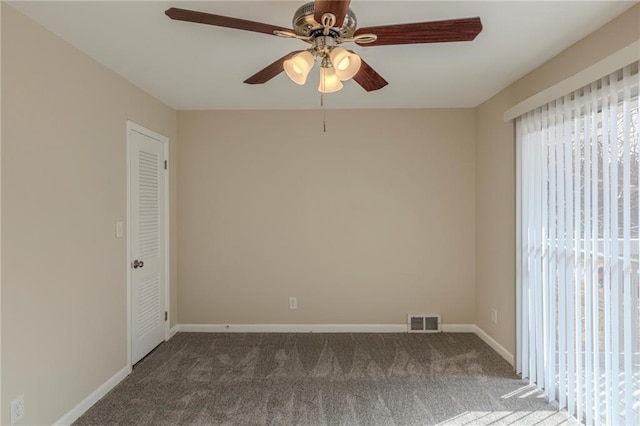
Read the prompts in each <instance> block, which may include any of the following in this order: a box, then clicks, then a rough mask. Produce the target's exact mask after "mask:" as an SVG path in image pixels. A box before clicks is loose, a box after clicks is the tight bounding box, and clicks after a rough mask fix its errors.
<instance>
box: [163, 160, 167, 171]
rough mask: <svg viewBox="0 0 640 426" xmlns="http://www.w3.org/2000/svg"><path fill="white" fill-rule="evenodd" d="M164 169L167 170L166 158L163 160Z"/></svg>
mask: <svg viewBox="0 0 640 426" xmlns="http://www.w3.org/2000/svg"><path fill="white" fill-rule="evenodd" d="M164 169H165V170H167V160H164Z"/></svg>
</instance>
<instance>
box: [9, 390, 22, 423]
mask: <svg viewBox="0 0 640 426" xmlns="http://www.w3.org/2000/svg"><path fill="white" fill-rule="evenodd" d="M23 417H24V395H20V396H19V397H17V398H16V399H14V400H13V401H11V424H12V425H14V424H16V423H17V422H19V421H20V420H21V419H22V418H23Z"/></svg>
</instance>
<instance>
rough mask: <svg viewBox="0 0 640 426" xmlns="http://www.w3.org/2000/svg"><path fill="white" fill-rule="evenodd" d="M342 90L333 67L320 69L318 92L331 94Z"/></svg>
mask: <svg viewBox="0 0 640 426" xmlns="http://www.w3.org/2000/svg"><path fill="white" fill-rule="evenodd" d="M340 89H342V82H341V81H340V79H339V78H338V76H337V75H336V69H335V67H331V68H324V67H322V68H320V84H319V85H318V91H319V92H322V93H333V92H337V91H338V90H340Z"/></svg>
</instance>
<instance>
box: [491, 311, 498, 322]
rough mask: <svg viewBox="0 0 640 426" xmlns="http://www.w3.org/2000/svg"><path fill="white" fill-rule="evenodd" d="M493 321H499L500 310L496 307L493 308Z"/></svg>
mask: <svg viewBox="0 0 640 426" xmlns="http://www.w3.org/2000/svg"><path fill="white" fill-rule="evenodd" d="M491 321H493V323H494V324H497V323H498V310H497V309H496V308H493V309H492V310H491Z"/></svg>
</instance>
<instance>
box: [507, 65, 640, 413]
mask: <svg viewBox="0 0 640 426" xmlns="http://www.w3.org/2000/svg"><path fill="white" fill-rule="evenodd" d="M638 83H639V75H638V64H637V63H635V64H632V65H630V66H628V67H626V68H624V69H622V70H620V71H619V72H616V73H613V74H611V75H609V76H606V77H604V78H603V79H601V80H599V81H596V82H594V83H592V84H591V85H589V86H587V87H584V88H582V89H580V90H578V91H576V92H574V93H571V94H568V95H566V96H564V97H563V98H561V99H558V100H556V101H554V102H551V103H549V104H547V105H545V106H543V107H541V108H538V109H536V110H534V111H531V112H529V113H527V114H525V115H523V116H521V117H519V118H517V119H516V141H517V155H518V191H519V192H518V198H517V199H518V203H519V206H518V212H519V218H518V219H519V220H518V228H519V229H518V234H519V235H518V246H519V247H518V250H519V253H518V268H517V270H518V277H517V278H518V299H519V300H518V324H519V325H518V356H517V369H518V372H520V373H522V376H523V378H528V379H529V380H530V381H531V382H532V383H535V384H536V385H537V386H538V387H539V388H540V389H543V390H544V392H545V393H546V395H547V396H548V397H549V399H551V400H556V401H557V402H558V405H559V407H560V408H561V409H567V410H568V411H569V412H570V413H571V414H573V415H575V416H576V417H577V418H578V419H580V420H582V421H584V422H586V423H587V424H612V425H619V424H634V425H635V424H640V414H639V413H640V314H639V313H640V297H639V293H640V292H639V290H640V288H639V286H640V284H639V283H640V280H639V278H640V274H639V269H640V268H639V263H640V238H639V236H640V235H639V229H638V227H639V223H640V203H639V202H638V198H639V197H638V194H639V188H640V179H639V172H640V135H639V131H640V123H639V106H638V105H639V104H638V85H639V84H638Z"/></svg>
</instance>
